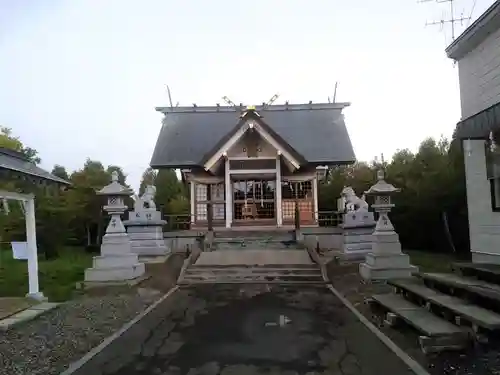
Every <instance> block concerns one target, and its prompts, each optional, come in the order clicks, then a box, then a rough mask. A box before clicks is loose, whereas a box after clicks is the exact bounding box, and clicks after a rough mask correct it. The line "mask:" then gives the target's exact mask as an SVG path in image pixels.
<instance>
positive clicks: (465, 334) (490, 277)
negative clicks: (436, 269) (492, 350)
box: [367, 263, 500, 353]
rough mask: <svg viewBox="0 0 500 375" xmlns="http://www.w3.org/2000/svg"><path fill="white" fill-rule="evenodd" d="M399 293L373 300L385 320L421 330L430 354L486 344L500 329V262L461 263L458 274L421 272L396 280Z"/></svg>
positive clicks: (393, 282) (424, 347)
mask: <svg viewBox="0 0 500 375" xmlns="http://www.w3.org/2000/svg"><path fill="white" fill-rule="evenodd" d="M388 284H389V285H391V286H392V287H393V293H389V294H376V295H373V296H372V298H370V299H368V300H367V302H368V303H370V304H371V305H372V306H373V307H374V309H376V310H378V311H379V312H383V313H384V314H385V321H384V322H385V323H386V324H387V325H389V326H392V327H394V328H397V325H398V323H405V324H407V325H410V326H411V327H413V328H414V329H416V330H417V331H418V332H419V333H420V336H419V344H420V347H421V348H422V351H423V352H424V353H430V352H439V351H443V350H453V349H463V348H465V347H466V346H467V345H469V344H470V343H471V342H476V343H485V342H487V341H488V338H489V337H492V335H498V332H499V331H500V266H498V265H477V264H476V265H474V264H458V263H457V264H455V265H454V272H453V273H419V274H417V275H416V276H415V277H412V278H409V279H401V280H390V281H388Z"/></svg>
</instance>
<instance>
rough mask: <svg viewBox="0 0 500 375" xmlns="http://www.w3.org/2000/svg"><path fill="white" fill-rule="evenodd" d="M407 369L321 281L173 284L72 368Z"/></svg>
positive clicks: (348, 374) (186, 373)
mask: <svg viewBox="0 0 500 375" xmlns="http://www.w3.org/2000/svg"><path fill="white" fill-rule="evenodd" d="M88 374H94V375H97V374H109V375H113V374H114V375H121V374H129V375H146V374H158V375H257V374H260V375H263V374H268V375H306V374H307V375H314V374H316V375H320V374H323V375H326V374H330V375H332V374H343V375H358V374H363V375H381V374H390V375H393V374H394V375H396V374H397V375H410V374H413V372H412V371H411V370H410V369H409V368H408V367H407V365H405V364H404V362H403V361H402V360H401V359H399V357H397V356H396V355H395V354H394V353H393V352H392V351H390V350H389V349H388V348H387V346H385V345H384V344H383V343H382V342H381V341H380V340H379V339H378V338H377V337H376V336H375V335H374V334H373V333H372V332H371V331H370V330H369V329H368V328H367V327H366V326H365V325H364V324H362V323H361V322H360V321H359V320H358V319H357V318H356V316H355V315H354V314H353V313H352V312H351V311H349V310H348V309H347V308H346V307H345V305H344V304H342V303H341V301H340V300H339V299H338V298H337V297H336V296H335V295H333V294H332V293H331V292H330V291H329V290H328V289H327V288H325V287H290V288H288V287H284V286H273V287H270V286H268V285H261V286H257V285H243V286H240V285H224V286H223V285H210V286H196V287H192V288H187V289H182V290H179V291H177V292H175V293H174V294H173V295H172V296H171V297H169V298H167V299H165V300H164V301H163V302H162V303H161V304H160V305H159V306H158V307H157V308H155V309H154V310H153V311H151V312H150V313H149V314H148V315H146V316H145V317H144V318H143V319H142V320H141V321H140V322H139V323H137V324H136V325H134V326H132V327H131V328H130V329H128V330H127V331H126V332H125V333H124V334H123V335H122V336H120V337H119V338H118V339H117V340H115V341H113V342H112V343H111V344H110V345H109V346H107V347H106V348H104V349H103V350H102V351H101V352H99V353H98V354H97V355H96V356H94V357H93V358H92V359H90V361H88V362H87V363H86V364H84V365H83V366H82V367H80V368H79V369H78V370H76V371H75V372H73V375H88Z"/></svg>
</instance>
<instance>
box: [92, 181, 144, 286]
mask: <svg viewBox="0 0 500 375" xmlns="http://www.w3.org/2000/svg"><path fill="white" fill-rule="evenodd" d="M97 194H98V195H101V196H105V197H107V200H108V201H107V204H106V205H105V206H104V207H103V208H104V210H105V211H106V212H107V213H108V214H109V215H110V216H111V219H110V220H109V224H108V227H107V228H106V234H105V235H104V237H103V238H102V245H101V255H100V256H96V257H94V261H93V266H92V268H88V269H87V270H85V283H86V284H87V285H89V286H90V285H92V284H98V285H100V284H101V283H107V282H112V283H115V282H127V283H130V282H133V281H134V280H136V281H137V280H139V279H140V277H141V276H143V274H144V271H145V267H144V264H143V263H140V262H139V259H138V256H137V254H135V253H133V252H132V248H131V243H130V238H129V236H128V234H127V232H126V230H125V227H124V225H123V222H122V220H121V217H120V215H122V214H123V213H124V212H125V211H126V210H127V208H128V207H127V206H126V205H125V197H129V196H131V195H132V194H133V191H132V189H130V188H127V187H125V186H123V185H121V184H120V183H119V182H118V172H116V171H114V172H113V173H112V174H111V183H110V184H109V185H107V186H105V187H103V188H102V189H101V190H99V191H98V192H97Z"/></svg>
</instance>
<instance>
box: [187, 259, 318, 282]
mask: <svg viewBox="0 0 500 375" xmlns="http://www.w3.org/2000/svg"><path fill="white" fill-rule="evenodd" d="M323 283H325V281H324V280H323V277H322V275H321V270H320V268H319V267H318V266H317V265H316V264H287V265H283V264H266V265H244V264H234V265H201V264H200V265H197V264H193V265H191V266H190V267H188V268H187V269H186V272H185V273H184V275H183V277H182V278H181V279H179V281H178V282H177V284H179V285H181V286H182V285H193V284H323Z"/></svg>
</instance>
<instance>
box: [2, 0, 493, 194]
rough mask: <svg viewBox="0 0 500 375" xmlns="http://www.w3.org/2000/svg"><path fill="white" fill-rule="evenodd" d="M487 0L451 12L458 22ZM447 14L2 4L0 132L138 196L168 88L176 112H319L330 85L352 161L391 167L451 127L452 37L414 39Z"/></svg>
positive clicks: (339, 5) (279, 6)
mask: <svg viewBox="0 0 500 375" xmlns="http://www.w3.org/2000/svg"><path fill="white" fill-rule="evenodd" d="M493 2H494V1H493V0H476V1H474V0H455V9H456V14H455V16H460V14H462V13H463V15H464V16H465V17H468V16H469V15H470V14H471V12H472V18H473V20H474V19H475V18H477V17H478V16H479V15H480V14H481V13H482V12H483V11H484V10H486V8H487V7H488V6H490V5H491V4H492V3H493ZM449 16H450V13H449V10H448V8H447V4H438V3H436V2H428V3H418V2H417V1H415V0H378V1H375V0H356V1H346V0H254V1H237V0H210V1H208V0H141V1H139V0H116V1H115V0H0V124H2V125H5V126H8V127H11V128H12V129H13V130H14V133H15V134H16V135H18V136H20V138H21V139H22V141H23V142H24V143H25V144H26V145H28V146H30V147H33V148H36V149H37V150H38V151H39V153H40V156H41V157H42V166H43V167H44V168H46V169H49V170H50V169H51V168H52V166H53V165H54V164H62V165H64V166H65V167H66V168H67V169H68V170H70V171H71V170H75V169H78V168H81V167H82V165H83V163H84V161H85V159H86V158H87V157H90V158H92V159H95V160H100V161H101V162H103V163H104V164H105V165H108V164H116V165H120V166H122V167H123V168H124V170H125V172H126V173H128V175H129V182H130V183H132V185H133V186H134V187H137V186H138V182H139V179H140V176H141V174H142V172H143V171H144V169H145V168H146V167H147V166H148V163H149V161H150V158H151V155H152V152H153V148H154V145H155V142H156V138H157V135H158V132H159V130H160V127H161V115H160V114H158V113H156V112H155V110H154V107H155V106H162V105H167V104H168V96H167V92H166V85H167V84H168V85H169V86H170V88H171V91H172V96H173V100H174V102H179V103H180V105H191V104H192V103H197V104H198V105H214V104H215V103H216V102H221V103H223V102H222V100H221V97H222V96H224V95H227V96H228V97H229V98H231V100H233V101H234V102H236V103H239V102H243V103H245V104H248V105H251V104H258V103H261V102H263V101H267V100H268V99H269V98H271V96H273V95H274V94H275V93H278V94H279V95H280V97H279V99H278V100H277V103H280V102H281V103H282V102H284V101H285V100H288V101H289V102H291V103H299V102H307V101H309V100H312V101H314V102H326V101H327V99H328V96H332V94H333V90H334V85H335V82H336V81H338V82H339V86H338V94H337V100H338V101H348V102H351V103H352V105H351V107H350V108H348V109H347V110H346V111H345V115H346V123H347V127H348V130H349V133H350V135H351V139H352V142H353V145H354V149H355V152H356V155H357V157H358V159H359V160H371V159H373V156H374V155H380V153H384V155H385V156H386V157H390V156H391V154H392V153H393V152H394V151H395V150H397V149H401V148H410V149H412V150H415V149H416V147H417V146H418V145H419V143H420V141H422V140H423V139H424V138H425V137H428V136H433V137H439V136H440V135H441V134H442V135H445V136H450V135H451V133H452V131H453V129H454V126H455V124H456V122H457V121H458V120H459V119H460V99H459V92H458V72H457V69H456V67H455V66H454V65H453V62H452V61H451V60H449V59H448V58H447V57H446V55H445V53H444V49H445V47H446V45H447V44H449V43H450V42H451V32H450V28H449V27H446V28H445V29H444V30H443V31H440V27H439V26H435V27H425V23H426V21H436V20H440V19H442V18H443V17H449ZM466 25H467V23H466V22H465V23H464V25H463V26H461V25H457V34H458V33H459V32H461V31H462V30H463V29H464V27H465V26H466ZM304 125H305V126H306V124H304Z"/></svg>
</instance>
